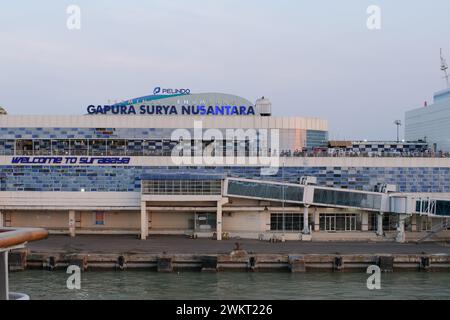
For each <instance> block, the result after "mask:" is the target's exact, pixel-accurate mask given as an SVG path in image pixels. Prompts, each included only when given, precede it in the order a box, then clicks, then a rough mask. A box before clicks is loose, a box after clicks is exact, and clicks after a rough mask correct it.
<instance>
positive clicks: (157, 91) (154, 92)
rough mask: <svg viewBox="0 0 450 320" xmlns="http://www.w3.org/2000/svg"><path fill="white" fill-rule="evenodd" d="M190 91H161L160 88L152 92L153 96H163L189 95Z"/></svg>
mask: <svg viewBox="0 0 450 320" xmlns="http://www.w3.org/2000/svg"><path fill="white" fill-rule="evenodd" d="M190 93H191V90H190V89H162V88H161V87H156V88H155V89H154V90H153V94H154V95H157V94H163V95H170V94H190Z"/></svg>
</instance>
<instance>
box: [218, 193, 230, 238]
mask: <svg viewBox="0 0 450 320" xmlns="http://www.w3.org/2000/svg"><path fill="white" fill-rule="evenodd" d="M227 203H228V198H222V199H220V200H219V201H217V217H216V234H217V240H218V241H220V240H222V231H223V230H222V229H223V228H222V206H223V205H224V204H227Z"/></svg>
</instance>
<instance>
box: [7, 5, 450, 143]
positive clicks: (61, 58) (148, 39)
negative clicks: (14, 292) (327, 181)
mask: <svg viewBox="0 0 450 320" xmlns="http://www.w3.org/2000/svg"><path fill="white" fill-rule="evenodd" d="M70 4H76V5H79V7H80V8H81V29H80V30H68V29H67V27H66V20H67V18H68V16H69V15H68V14H67V13H66V8H67V6H68V5H70ZM372 4H374V5H378V6H380V7H381V30H369V29H368V28H367V26H366V21H367V18H368V14H367V13H366V9H367V7H368V6H369V5H372ZM449 12H450V1H448V0H433V1H415V0H395V1H392V0H384V1H382V0H380V1H366V0H342V1H333V0H330V1H320V0H318V1H317V0H316V1H299V0H290V1H288V0H281V1H280V0H277V1H275V0H272V1H268V0H263V1H261V0H245V1H243V0H215V1H212V0H189V1H187V0H184V1H183V0H152V1H137V0H134V1H133V0H132V1H120V2H119V1H114V2H113V1H81V0H72V1H2V3H1V4H0V105H1V106H4V107H6V109H7V110H8V112H9V113H10V114H82V113H85V110H86V107H87V106H88V105H89V104H106V103H107V101H108V99H125V98H132V97H137V96H142V95H146V94H151V93H152V91H153V88H154V87H155V86H162V87H168V88H178V87H180V88H190V89H191V90H192V91H193V92H224V93H232V94H237V95H241V96H243V97H245V98H248V99H249V100H251V101H255V100H256V98H258V97H260V96H262V95H264V96H266V97H268V98H269V99H271V101H272V103H273V113H274V114H275V115H299V116H313V117H321V118H325V119H328V120H329V125H330V138H340V139H344V138H347V139H377V140H380V139H394V138H395V136H396V129H395V126H394V124H393V121H394V120H395V119H404V112H405V111H406V110H408V109H411V108H414V107H419V106H421V105H423V102H424V101H425V100H428V101H431V97H432V94H433V92H434V91H437V90H440V89H443V87H444V82H443V80H442V74H441V71H440V69H439V65H440V61H439V48H440V47H442V48H443V49H444V52H445V53H446V55H447V58H448V60H449V61H450V36H449V31H450V19H449Z"/></svg>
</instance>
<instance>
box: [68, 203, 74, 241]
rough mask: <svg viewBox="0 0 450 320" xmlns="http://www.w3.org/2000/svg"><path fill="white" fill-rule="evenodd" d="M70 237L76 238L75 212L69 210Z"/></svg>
mask: <svg viewBox="0 0 450 320" xmlns="http://www.w3.org/2000/svg"><path fill="white" fill-rule="evenodd" d="M69 235H70V236H71V237H75V210H69Z"/></svg>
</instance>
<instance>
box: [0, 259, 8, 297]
mask: <svg viewBox="0 0 450 320" xmlns="http://www.w3.org/2000/svg"><path fill="white" fill-rule="evenodd" d="M8 297H9V281H8V251H4V252H0V300H8Z"/></svg>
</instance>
